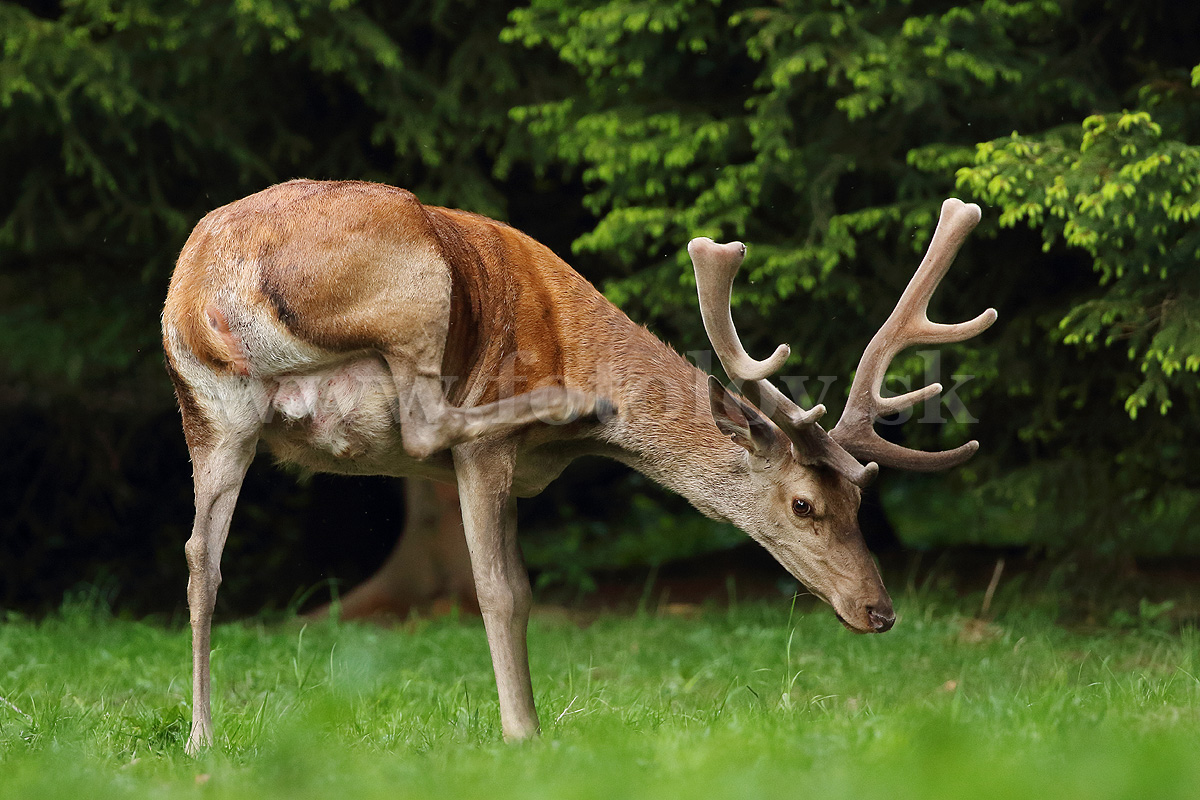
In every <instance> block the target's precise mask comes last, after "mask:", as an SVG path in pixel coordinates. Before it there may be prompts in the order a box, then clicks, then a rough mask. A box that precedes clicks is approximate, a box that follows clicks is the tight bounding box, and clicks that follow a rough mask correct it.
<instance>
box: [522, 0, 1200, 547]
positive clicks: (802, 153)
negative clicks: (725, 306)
mask: <svg viewBox="0 0 1200 800" xmlns="http://www.w3.org/2000/svg"><path fill="white" fill-rule="evenodd" d="M1192 22H1200V18H1198V17H1197V14H1196V12H1195V11H1194V10H1192V11H1188V12H1185V13H1184V16H1183V17H1182V18H1181V17H1173V16H1170V15H1165V14H1160V13H1159V12H1158V11H1157V10H1151V9H1135V8H1133V7H1131V6H1127V5H1124V4H1117V3H1109V2H1085V3H1065V2H1057V1H1056V0H1039V1H1038V2H1023V3H1008V2H996V1H995V0H989V2H984V3H979V4H971V5H964V4H959V3H953V2H930V3H911V2H897V1H895V0H873V1H870V0H864V1H863V2H851V3H845V2H818V3H811V2H799V1H798V0H796V1H794V2H787V1H785V2H781V3H778V4H773V5H771V6H769V7H764V6H760V5H757V4H753V3H739V2H727V3H711V2H700V1H699V0H697V2H679V3H674V4H671V6H670V8H669V9H668V8H662V7H659V6H650V5H649V4H647V6H646V7H643V6H629V5H628V4H626V3H623V2H616V0H613V1H612V2H605V1H604V0H533V2H531V4H530V7H529V8H528V9H523V10H520V11H518V12H516V13H514V14H513V16H512V25H511V26H510V28H509V29H508V30H507V31H506V32H505V36H506V37H508V38H509V39H513V40H519V41H522V42H523V43H525V44H526V45H527V46H531V47H539V48H546V47H549V48H551V49H553V50H554V51H555V52H556V53H557V55H558V57H559V58H560V59H561V60H562V61H563V63H564V64H566V65H568V66H570V67H571V68H573V69H574V70H575V71H576V73H577V74H578V75H579V77H580V79H581V80H583V81H584V82H585V85H586V89H585V90H584V91H578V92H575V93H574V94H572V95H571V96H569V97H564V98H563V99H561V100H558V101H556V102H549V103H541V104H539V105H536V106H529V107H525V108H520V109H517V111H516V118H517V119H518V120H519V121H521V122H522V123H523V124H525V125H526V126H527V127H528V128H529V129H530V131H531V132H532V133H533V134H534V135H535V136H538V137H540V138H542V139H543V140H546V141H548V142H550V143H551V145H552V146H553V147H554V152H555V154H556V155H557V156H558V157H559V158H562V159H565V160H567V161H568V162H569V163H572V164H577V165H579V166H580V167H581V168H582V169H584V171H585V172H584V175H585V177H586V179H587V181H588V183H587V185H588V189H589V195H588V198H587V200H588V203H589V207H590V208H591V209H592V210H593V211H594V212H595V213H596V214H597V215H599V217H600V219H599V221H598V223H597V224H596V226H595V227H594V228H593V229H592V231H590V232H589V233H588V234H586V235H584V236H583V237H581V238H580V239H578V240H577V241H576V250H577V251H578V252H581V253H587V252H603V253H604V254H606V255H608V256H609V257H610V258H615V259H616V260H617V261H618V263H619V264H620V265H621V268H622V273H621V274H618V275H617V276H615V277H614V279H613V280H611V281H609V282H608V283H607V284H606V290H607V292H608V293H609V295H610V296H611V297H613V298H614V299H615V300H617V301H618V302H619V303H621V304H622V305H623V306H624V307H625V308H626V309H627V310H630V311H631V313H632V314H633V315H634V316H635V318H649V319H652V320H654V325H655V326H657V327H658V328H659V329H660V330H662V331H664V332H665V333H667V334H668V336H669V338H671V339H672V340H673V341H676V342H678V343H680V344H682V345H683V346H684V349H699V348H703V347H705V341H704V339H703V334H702V331H701V330H700V326H699V324H698V321H697V315H696V313H695V310H694V303H695V299H694V293H693V289H692V287H693V279H692V277H691V274H690V272H691V269H690V264H689V263H688V262H687V258H686V255H685V254H684V251H683V247H682V246H681V245H682V243H683V242H686V241H687V240H688V239H689V238H690V237H692V236H698V235H707V236H713V237H714V238H724V239H731V238H744V239H745V240H746V241H747V242H748V243H749V245H750V254H749V256H748V258H747V262H746V266H745V270H746V272H747V278H748V281H747V282H746V283H744V284H741V285H739V286H738V287H737V290H736V291H735V297H734V303H735V306H737V307H738V308H737V309H736V310H735V315H736V316H737V319H738V325H739V329H740V330H741V331H742V333H743V336H744V337H745V338H746V339H748V340H751V341H754V342H757V345H756V347H755V348H754V349H755V350H757V351H761V352H769V348H770V346H772V345H773V344H774V343H775V342H778V341H779V340H781V339H782V340H788V341H791V342H793V343H794V344H795V345H796V347H794V348H793V352H794V354H795V355H794V356H793V361H792V362H791V364H790V365H789V366H790V370H789V371H791V372H793V373H798V375H797V377H796V378H795V379H794V380H793V381H792V383H791V384H790V385H792V386H795V387H800V386H803V387H805V388H808V389H812V388H815V384H814V383H812V382H811V381H812V379H813V378H814V376H815V375H816V374H818V373H820V372H824V373H826V374H839V373H840V375H841V376H842V377H841V378H840V379H839V380H837V381H834V382H833V383H832V389H831V390H830V392H829V395H828V396H827V397H826V398H825V400H824V401H825V402H826V404H827V405H832V406H835V407H836V405H837V404H838V401H839V400H840V398H841V397H842V396H844V392H845V391H846V389H847V388H848V385H849V381H848V380H846V379H845V376H846V373H847V372H848V370H849V368H850V366H851V365H853V364H854V363H855V362H856V361H857V358H858V353H859V351H860V349H861V347H862V346H863V345H864V344H865V342H866V341H867V340H868V339H869V337H870V335H871V333H872V332H873V329H874V326H875V325H877V324H878V322H879V321H880V320H882V319H883V318H884V317H885V316H886V314H887V312H888V310H889V308H890V306H891V304H892V303H893V302H894V300H895V298H896V297H897V295H898V294H899V291H900V289H901V288H902V287H903V285H904V283H905V281H906V280H907V277H908V276H909V275H910V274H911V271H912V269H913V268H914V267H915V261H916V258H917V257H918V254H919V253H920V252H921V251H922V250H923V248H924V246H925V245H926V243H927V242H928V239H929V236H930V234H931V231H932V224H933V222H934V220H935V218H936V210H937V206H938V203H939V202H940V200H941V199H942V198H943V197H945V196H947V195H948V194H950V193H951V192H953V191H954V190H955V188H956V187H957V188H958V189H959V190H961V191H963V193H964V194H965V199H968V200H976V201H979V202H982V203H984V204H985V206H987V205H988V204H990V205H992V206H994V208H988V207H985V212H984V215H985V222H984V224H983V226H981V230H980V233H978V234H976V241H974V242H971V243H968V245H967V247H966V249H965V251H964V253H963V255H962V256H961V257H960V259H959V261H960V263H959V265H958V266H957V267H955V269H954V270H953V272H952V273H951V278H950V280H949V281H948V283H947V285H946V286H945V287H944V288H943V289H942V290H941V292H940V298H939V300H938V304H939V305H940V306H941V309H942V310H941V311H940V315H941V316H942V317H943V318H948V319H965V318H967V317H968V316H973V315H974V314H975V313H978V311H979V310H981V309H982V308H983V307H984V306H985V305H994V306H996V307H997V308H998V309H999V310H1000V319H1001V322H1000V324H999V325H998V326H997V328H996V329H994V330H993V331H989V332H988V333H987V334H985V335H984V336H983V337H981V338H980V339H979V340H977V341H974V342H970V343H966V344H964V345H960V346H958V347H955V348H953V350H952V352H951V354H950V355H949V356H948V357H947V363H948V364H949V365H951V367H952V370H953V373H954V374H958V375H970V376H974V379H973V380H970V381H968V382H965V383H964V384H963V386H962V388H961V390H960V391H959V392H958V397H959V398H960V399H961V400H962V401H963V402H964V403H965V404H966V406H967V407H968V408H969V409H970V414H971V415H972V416H974V417H977V418H979V419H981V420H983V422H982V423H981V424H980V425H979V426H977V428H976V429H975V430H971V431H968V430H967V429H966V426H965V425H964V424H962V422H961V421H951V420H950V417H951V415H950V414H948V413H947V410H942V411H938V410H937V409H934V413H933V414H929V413H926V414H924V415H921V416H922V417H923V418H926V419H938V418H939V417H940V418H942V419H943V420H945V421H946V424H936V425H920V424H914V423H910V424H908V425H906V426H903V427H902V428H891V429H890V431H891V435H895V436H896V437H897V438H899V439H902V440H905V441H906V442H907V443H910V444H914V445H919V446H924V447H931V446H938V445H942V446H944V445H947V444H950V443H957V442H960V441H962V440H963V438H965V436H967V435H970V436H972V437H977V438H979V439H980V440H982V441H983V443H984V448H983V451H982V453H981V455H980V456H977V458H976V461H975V462H973V463H972V464H971V465H970V466H969V467H968V468H967V469H964V470H961V471H959V472H958V473H957V474H956V475H955V476H953V477H950V478H947V479H941V480H938V481H934V482H930V481H928V480H925V479H919V478H916V477H910V476H902V475H901V476H896V475H891V476H887V477H885V479H884V492H883V499H884V501H885V504H886V506H887V507H888V510H889V515H890V517H891V518H892V521H893V522H894V523H897V524H898V527H900V533H901V535H902V536H904V537H906V538H907V539H908V540H910V541H914V542H916V541H920V542H929V543H938V542H952V541H984V542H988V541H990V542H1013V541H1016V542H1025V543H1034V544H1039V545H1044V546H1047V547H1051V548H1055V549H1060V548H1063V547H1064V546H1070V547H1085V548H1088V549H1098V550H1101V551H1104V552H1108V553H1110V554H1111V553H1113V552H1114V551H1115V549H1117V548H1133V549H1134V550H1137V551H1141V552H1146V551H1161V550H1163V549H1169V548H1172V547H1180V546H1185V547H1190V548H1193V549H1194V548H1195V547H1197V546H1198V545H1200V540H1198V539H1197V538H1196V534H1195V531H1196V530H1197V528H1196V526H1195V520H1196V517H1195V513H1196V507H1197V504H1196V502H1195V497H1196V490H1197V483H1196V477H1195V474H1194V470H1193V469H1189V468H1188V463H1189V462H1188V461H1187V447H1186V445H1185V444H1184V443H1185V442H1187V441H1190V440H1194V438H1195V436H1196V435H1197V434H1198V433H1200V431H1198V430H1197V423H1196V422H1195V420H1196V419H1197V415H1196V411H1197V405H1198V402H1200V393H1198V392H1197V382H1196V380H1195V371H1196V370H1197V369H1198V368H1200V328H1198V327H1197V323H1196V321H1195V320H1197V319H1198V318H1200V316H1198V314H1197V311H1200V309H1197V306H1196V297H1197V292H1196V287H1197V283H1196V281H1197V275H1198V274H1200V273H1197V271H1196V270H1195V268H1194V265H1195V261H1196V257H1197V248H1198V244H1200V242H1198V241H1197V237H1198V236H1200V234H1198V233H1197V230H1200V229H1198V228H1197V226H1196V225H1195V224H1194V217H1195V215H1196V213H1197V212H1198V211H1200V206H1198V205H1197V197H1198V195H1197V192H1198V191H1200V190H1198V189H1197V188H1196V186H1195V182H1196V177H1195V176H1196V174H1197V170H1196V166H1197V164H1196V159H1197V152H1198V151H1197V149H1196V146H1195V145H1196V143H1197V142H1198V141H1200V122H1198V120H1197V116H1196V114H1195V111H1194V109H1195V108H1196V102H1195V100H1196V95H1197V93H1196V91H1195V89H1194V87H1193V86H1192V85H1191V84H1190V82H1189V80H1188V76H1189V75H1193V74H1200V72H1198V71H1197V70H1193V69H1192V67H1193V65H1194V51H1193V50H1192V49H1191V48H1190V47H1189V45H1188V42H1187V36H1185V35H1183V34H1182V33H1181V31H1183V30H1186V29H1188V28H1189V24H1190V23H1192ZM1134 65H1136V66H1134ZM1130 100H1136V101H1137V103H1138V104H1139V106H1141V107H1139V108H1138V109H1137V110H1135V111H1133V112H1125V113H1122V112H1120V111H1119V109H1121V108H1122V107H1128V104H1129V102H1130ZM1098 110H1099V113H1097V111H1098ZM1071 119H1074V120H1083V123H1082V125H1080V124H1063V120H1071ZM1014 128H1016V129H1018V130H1020V131H1022V132H1023V133H1022V134H1021V135H1014V136H1013V137H1011V138H1005V139H999V137H1004V136H1007V135H1008V134H1009V133H1010V132H1011V131H1012V130H1013V129H1014ZM981 141H982V142H983V143H982V144H980V142H981ZM1018 221H1024V222H1025V223H1026V224H1027V225H1028V226H1030V227H1031V228H1033V229H1034V230H1035V231H1036V232H1037V233H1038V235H1040V237H1041V238H1042V241H1043V244H1044V245H1045V248H1044V252H1045V255H1042V256H1040V257H1039V256H1038V254H1037V252H1036V249H1035V248H1031V247H1030V242H1029V241H1028V238H1027V237H1021V236H1015V235H1010V234H1007V233H1000V232H998V231H997V225H999V226H1000V227H1001V228H1011V227H1012V226H1014V225H1015V224H1016V223H1017V222H1018ZM987 236H994V237H996V243H995V245H992V244H989V245H987V246H986V247H981V246H980V243H979V241H978V240H979V239H981V238H983V237H987ZM1076 253H1078V255H1075V254H1076ZM1084 257H1086V258H1088V259H1090V260H1091V262H1092V264H1093V266H1094V268H1095V270H1096V275H1097V277H1098V278H1099V281H1098V283H1099V285H1098V286H1097V281H1096V280H1094V279H1089V278H1088V277H1087V275H1086V273H1085V272H1084V271H1081V270H1080V269H1079V262H1080V261H1082V259H1083V258H1084ZM831 322H832V324H831ZM1110 346H1111V348H1110ZM1116 347H1119V348H1120V354H1119V357H1117V358H1114V357H1113V353H1112V352H1111V349H1112V348H1116ZM1126 356H1128V360H1126V359H1125V357H1126ZM1130 361H1132V364H1131V363H1129V362H1130ZM927 364H928V361H927V360H925V359H924V357H921V358H919V357H917V356H907V357H902V358H900V359H899V360H898V361H897V363H896V364H895V372H896V373H897V374H896V375H895V376H894V378H893V380H896V381H898V382H899V383H902V384H905V385H910V386H911V385H915V384H916V381H917V380H919V379H920V378H919V374H920V373H921V372H922V371H923V370H924V368H925V367H926V365H927ZM805 375H806V376H807V379H805V378H803V377H800V376H805ZM932 377H933V378H935V379H936V378H941V379H942V380H943V382H944V383H947V384H949V383H950V382H949V381H946V380H945V375H944V374H943V375H934V376H932ZM806 381H808V382H806ZM831 400H832V401H833V402H832V403H831V402H830V401H831ZM1149 403H1152V404H1153V405H1154V407H1155V408H1156V410H1158V411H1161V412H1162V414H1161V415H1154V418H1148V417H1146V416H1145V415H1142V416H1140V417H1138V416H1137V415H1136V412H1137V410H1138V409H1139V408H1141V407H1143V406H1145V405H1147V404H1149ZM1173 403H1174V406H1173V405H1172V404H1173ZM1126 410H1128V414H1127V413H1126ZM1168 412H1169V413H1168ZM914 416H917V415H914ZM1130 416H1134V417H1136V419H1135V420H1133V421H1132V422H1131V420H1130ZM955 508H957V509H961V510H962V513H961V514H958V513H952V512H950V511H949V509H955ZM915 509H923V510H924V511H923V513H918V512H916V511H915ZM967 509H973V510H971V511H967ZM1164 520H1165V522H1164Z"/></svg>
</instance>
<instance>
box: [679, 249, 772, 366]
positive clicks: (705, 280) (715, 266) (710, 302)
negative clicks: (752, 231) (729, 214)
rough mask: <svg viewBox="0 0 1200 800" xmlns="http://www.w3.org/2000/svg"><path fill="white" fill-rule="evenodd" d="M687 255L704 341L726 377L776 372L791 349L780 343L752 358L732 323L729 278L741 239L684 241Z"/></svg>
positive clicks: (738, 260)
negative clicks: (709, 344) (760, 358)
mask: <svg viewBox="0 0 1200 800" xmlns="http://www.w3.org/2000/svg"><path fill="white" fill-rule="evenodd" d="M688 255H689V256H691V258H692V266H693V267H695V269H696V292H697V294H699V295H700V316H701V317H702V318H703V319H704V330H705V332H707V333H708V340H709V341H710V342H712V345H713V348H715V349H716V351H717V358H719V359H721V366H723V367H725V372H727V373H728V374H729V377H730V378H732V379H734V380H737V381H759V380H762V379H764V378H766V377H767V376H768V375H772V374H774V373H776V372H778V371H779V369H780V367H782V366H783V362H784V361H787V357H788V356H789V355H790V354H791V352H792V351H791V348H789V347H788V346H787V345H786V344H781V345H779V347H777V348H775V352H774V353H772V354H771V357H770V358H768V359H766V360H765V361H756V360H754V359H753V358H751V357H750V356H749V354H747V353H746V349H745V348H744V347H742V342H741V339H739V338H738V334H737V328H735V327H734V325H733V314H732V312H731V311H730V307H729V300H730V295H731V294H732V292H733V278H734V276H735V275H737V271H738V267H740V266H741V265H742V259H743V258H745V257H746V245H744V244H742V243H741V242H730V243H729V244H717V243H716V242H714V241H713V240H712V239H709V238H707V237H701V238H698V239H692V241H690V242H688Z"/></svg>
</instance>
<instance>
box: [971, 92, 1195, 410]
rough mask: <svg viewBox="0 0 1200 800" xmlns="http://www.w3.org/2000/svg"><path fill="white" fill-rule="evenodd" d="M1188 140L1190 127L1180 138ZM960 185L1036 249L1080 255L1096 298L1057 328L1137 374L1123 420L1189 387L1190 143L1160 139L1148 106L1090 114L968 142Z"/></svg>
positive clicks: (1164, 405) (1162, 406)
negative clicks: (1086, 259) (968, 161)
mask: <svg viewBox="0 0 1200 800" xmlns="http://www.w3.org/2000/svg"><path fill="white" fill-rule="evenodd" d="M1178 133H1179V134H1181V135H1182V134H1187V133H1190V131H1179V132H1178ZM975 161H976V164H975V166H973V167H965V168H963V169H962V170H961V171H960V172H959V173H958V181H959V185H960V186H963V187H964V188H967V189H969V190H970V191H971V192H972V193H973V194H975V195H977V196H979V197H981V198H982V199H984V200H986V201H987V202H990V203H994V204H996V205H998V206H1000V207H1001V208H1002V209H1003V213H1002V214H1001V215H1000V225H1001V226H1013V225H1016V224H1018V223H1021V222H1025V223H1026V224H1028V225H1029V226H1030V227H1031V228H1033V229H1035V230H1038V231H1040V232H1041V234H1042V237H1043V240H1044V242H1045V244H1044V249H1045V250H1046V251H1050V250H1051V249H1052V248H1053V247H1054V246H1055V245H1056V244H1058V243H1059V242H1062V243H1063V244H1064V245H1066V246H1068V247H1072V248H1079V249H1082V250H1084V251H1085V252H1087V254H1088V255H1089V256H1090V257H1091V259H1092V265H1093V268H1094V269H1095V271H1096V273H1097V275H1098V277H1099V284H1100V287H1101V291H1100V292H1099V293H1097V294H1096V295H1095V296H1093V297H1089V298H1086V299H1084V300H1083V301H1082V302H1079V303H1078V304H1077V305H1075V306H1073V307H1072V308H1071V309H1070V310H1069V312H1068V313H1067V314H1066V316H1064V317H1063V319H1062V321H1061V322H1060V323H1059V328H1060V330H1061V335H1062V341H1063V342H1065V343H1067V344H1072V345H1077V346H1079V347H1081V348H1085V349H1095V348H1099V347H1102V346H1103V347H1113V346H1119V347H1120V348H1122V349H1124V350H1125V351H1126V353H1127V354H1128V356H1129V359H1130V360H1131V361H1134V362H1135V363H1136V365H1137V367H1138V369H1139V371H1140V372H1141V374H1142V379H1141V382H1140V383H1139V384H1138V385H1137V387H1136V388H1135V389H1134V390H1133V391H1132V392H1131V393H1130V395H1129V397H1128V398H1127V399H1126V400H1125V408H1126V410H1128V412H1129V415H1130V416H1131V417H1135V418H1136V417H1137V412H1138V410H1139V409H1141V408H1143V407H1145V406H1146V405H1147V403H1148V402H1149V401H1150V399H1151V398H1153V399H1154V401H1155V405H1156V407H1157V410H1158V411H1159V412H1160V413H1162V414H1164V415H1165V414H1166V413H1167V411H1168V410H1169V409H1170V407H1171V400H1170V397H1169V393H1168V389H1169V388H1170V387H1171V386H1175V387H1177V390H1178V391H1183V392H1185V393H1193V394H1194V392H1195V387H1196V377H1195V375H1194V374H1193V375H1188V373H1195V372H1198V371H1200V271H1198V270H1197V269H1196V264H1197V262H1198V261H1200V224H1197V219H1198V218H1200V146H1195V145H1190V144H1187V143H1185V142H1183V141H1178V140H1164V139H1163V129H1162V126H1161V125H1159V124H1158V123H1156V122H1155V121H1154V120H1153V119H1152V118H1151V116H1150V113H1149V112H1147V111H1136V112H1128V111H1125V112H1121V113H1118V114H1109V115H1093V116H1090V117H1088V118H1087V119H1085V120H1084V121H1083V125H1082V126H1081V127H1079V128H1072V129H1066V130H1062V129H1060V130H1055V131H1051V132H1049V133H1047V134H1042V135H1038V136H1032V137H1030V136H1020V135H1018V134H1015V133H1014V134H1013V135H1012V137H1010V138H1009V139H1007V140H1000V141H997V142H984V143H982V144H980V145H979V149H978V154H977V155H976V160H975Z"/></svg>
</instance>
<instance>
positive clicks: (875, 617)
mask: <svg viewBox="0 0 1200 800" xmlns="http://www.w3.org/2000/svg"><path fill="white" fill-rule="evenodd" d="M867 620H868V621H870V623H871V628H872V629H873V630H874V631H875V632H876V633H887V632H888V631H890V630H891V629H892V626H893V625H895V624H896V614H895V612H893V611H892V610H891V609H890V608H889V609H885V610H883V611H878V610H876V608H875V607H874V606H867Z"/></svg>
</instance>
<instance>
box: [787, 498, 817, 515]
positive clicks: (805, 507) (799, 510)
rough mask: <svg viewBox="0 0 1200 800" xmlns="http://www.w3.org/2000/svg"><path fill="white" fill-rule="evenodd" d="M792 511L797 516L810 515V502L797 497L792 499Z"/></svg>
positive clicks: (811, 511) (811, 510)
mask: <svg viewBox="0 0 1200 800" xmlns="http://www.w3.org/2000/svg"><path fill="white" fill-rule="evenodd" d="M792 513H793V514H795V515H796V516H797V517H811V516H812V513H813V508H812V503H809V502H808V501H807V500H801V499H800V498H799V497H797V498H796V499H794V500H792Z"/></svg>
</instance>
